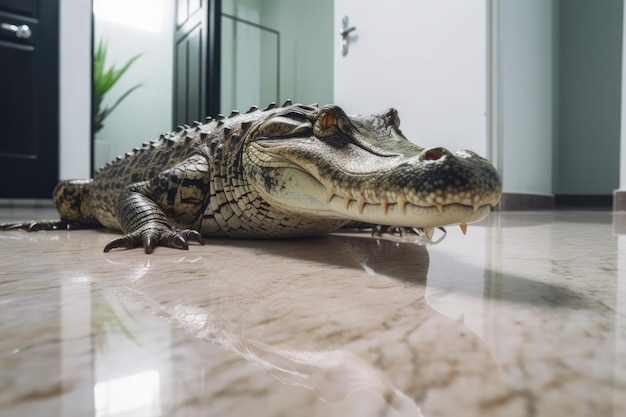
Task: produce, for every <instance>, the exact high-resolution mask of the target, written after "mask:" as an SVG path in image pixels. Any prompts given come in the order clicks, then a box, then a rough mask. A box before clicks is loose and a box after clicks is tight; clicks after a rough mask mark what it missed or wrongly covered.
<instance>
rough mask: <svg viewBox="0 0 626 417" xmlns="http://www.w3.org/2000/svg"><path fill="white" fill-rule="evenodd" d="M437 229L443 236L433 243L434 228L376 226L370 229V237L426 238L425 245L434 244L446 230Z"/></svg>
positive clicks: (440, 239)
mask: <svg viewBox="0 0 626 417" xmlns="http://www.w3.org/2000/svg"><path fill="white" fill-rule="evenodd" d="M437 229H439V230H441V231H442V232H443V236H442V237H440V238H439V239H437V240H435V241H433V240H432V238H433V236H434V234H435V228H434V227H430V228H424V229H422V228H417V227H398V226H385V225H382V224H378V225H376V226H374V227H373V228H372V237H383V236H384V235H391V236H394V237H400V238H401V239H403V240H404V239H405V238H407V237H409V236H415V237H419V238H424V237H425V238H426V240H427V243H432V244H436V243H439V242H440V241H442V240H443V238H444V237H445V236H446V233H447V232H446V229H444V228H443V227H437Z"/></svg>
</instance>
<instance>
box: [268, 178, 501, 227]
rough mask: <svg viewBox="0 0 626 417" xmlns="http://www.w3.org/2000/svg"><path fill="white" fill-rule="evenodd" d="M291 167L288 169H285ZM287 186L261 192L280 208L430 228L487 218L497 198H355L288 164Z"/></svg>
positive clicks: (310, 214)
mask: <svg viewBox="0 0 626 417" xmlns="http://www.w3.org/2000/svg"><path fill="white" fill-rule="evenodd" d="M286 171H289V173H286ZM283 174H284V178H288V186H287V184H285V186H276V187H274V189H273V191H272V193H271V194H265V193H264V192H263V191H262V190H260V191H261V193H262V194H263V195H264V197H265V198H266V199H267V200H269V201H271V202H272V204H273V205H275V206H280V207H281V210H283V211H286V212H292V213H297V214H298V215H301V216H310V217H312V218H315V217H317V218H320V217H323V218H328V219H342V218H344V219H346V220H352V221H357V222H362V223H369V224H384V225H388V226H398V227H415V228H430V227H442V226H449V225H466V224H469V223H474V222H477V221H479V220H482V219H483V218H485V217H486V216H487V215H488V214H489V212H490V210H491V206H495V204H497V201H487V200H484V199H481V200H476V203H475V204H473V205H471V206H470V205H466V204H462V203H459V202H452V203H448V204H445V205H443V204H438V205H434V206H418V205H415V204H412V203H411V202H409V201H408V200H407V199H406V198H404V197H402V196H400V197H397V198H396V199H395V201H389V200H384V199H383V200H380V202H378V203H371V202H365V201H364V200H355V199H352V198H350V197H343V196H340V195H337V194H335V192H334V191H329V190H328V189H327V188H326V187H325V186H324V185H322V184H321V183H320V182H319V181H318V180H317V179H315V178H314V177H312V176H311V175H309V174H308V173H307V172H305V171H304V170H302V169H294V168H293V167H292V168H286V169H284V171H283Z"/></svg>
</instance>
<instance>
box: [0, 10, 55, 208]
mask: <svg viewBox="0 0 626 417" xmlns="http://www.w3.org/2000/svg"><path fill="white" fill-rule="evenodd" d="M58 16H59V2H58V0H0V198H50V197H51V195H52V190H53V189H54V186H55V185H56V183H57V181H58V175H59V174H58V172H59V162H58V160H59V82H58V79H59V69H58V67H59V58H58V55H59V54H58V52H59V35H58V32H59V23H58V21H59V17H58Z"/></svg>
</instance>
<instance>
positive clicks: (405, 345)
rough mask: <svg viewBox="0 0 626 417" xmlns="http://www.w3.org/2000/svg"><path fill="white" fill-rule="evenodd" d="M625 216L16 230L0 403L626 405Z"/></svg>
mask: <svg viewBox="0 0 626 417" xmlns="http://www.w3.org/2000/svg"><path fill="white" fill-rule="evenodd" d="M41 217H55V216H54V213H52V212H50V210H46V209H37V210H23V209H1V210H0V221H7V220H16V219H19V220H23V219H29V218H41ZM625 233H626V214H617V213H611V212H608V211H607V212H602V211H549V212H500V213H492V214H491V215H490V216H489V217H488V219H487V220H486V221H483V222H481V223H479V224H477V225H473V226H470V228H469V230H468V233H467V235H466V236H463V235H462V233H461V231H460V230H458V229H449V230H448V233H447V235H446V236H445V238H444V239H443V240H442V241H441V242H439V243H437V244H434V245H428V246H425V245H423V244H420V242H415V241H413V239H412V238H409V239H404V241H401V240H400V239H397V238H385V239H374V238H371V237H370V236H369V234H367V233H345V234H337V235H331V236H327V237H321V238H316V239H306V240H279V241H251V240H242V241H236V240H224V239H220V240H217V239H210V240H208V241H207V244H206V245H205V246H197V245H194V246H192V247H191V248H190V250H189V251H177V250H173V249H166V248H157V249H156V250H155V252H154V253H153V254H152V255H145V254H144V253H143V252H142V251H141V250H129V251H112V252H109V253H103V252H102V248H103V247H104V245H105V244H106V243H107V242H108V241H109V240H110V239H112V238H113V237H114V236H116V235H115V234H114V233H113V232H109V231H104V230H84V231H72V232H68V231H55V232H33V233H27V232H23V231H12V232H0V268H1V269H0V271H1V272H0V317H1V319H0V320H1V321H0V415H1V416H3V417H4V416H42V415H45V416H97V417H101V416H102V417H104V416H140V417H141V416H220V417H228V416H259V417H263V416H267V417H269V416H312V417H322V416H342V417H350V416H359V417H369V416H429V417H430V416H446V417H447V416H454V417H458V416H464V417H473V416H481V417H484V416H506V417H516V416H550V417H559V416H568V417H576V416H599V417H600V416H601V417H622V416H626V234H625ZM438 237H440V236H435V239H437V238H438Z"/></svg>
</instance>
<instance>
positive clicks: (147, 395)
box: [93, 370, 161, 417]
mask: <svg viewBox="0 0 626 417" xmlns="http://www.w3.org/2000/svg"><path fill="white" fill-rule="evenodd" d="M160 384H161V382H160V378H159V372H158V371H156V370H152V371H146V372H140V373H137V374H133V375H128V376H123V377H121V378H115V379H110V380H108V381H102V382H98V383H97V384H96V386H95V387H94V390H93V391H94V400H95V405H96V417H105V416H115V415H118V414H121V413H129V415H130V413H131V412H132V415H133V416H138V417H139V416H141V417H143V416H146V417H149V416H156V415H160V414H161V386H160Z"/></svg>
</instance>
